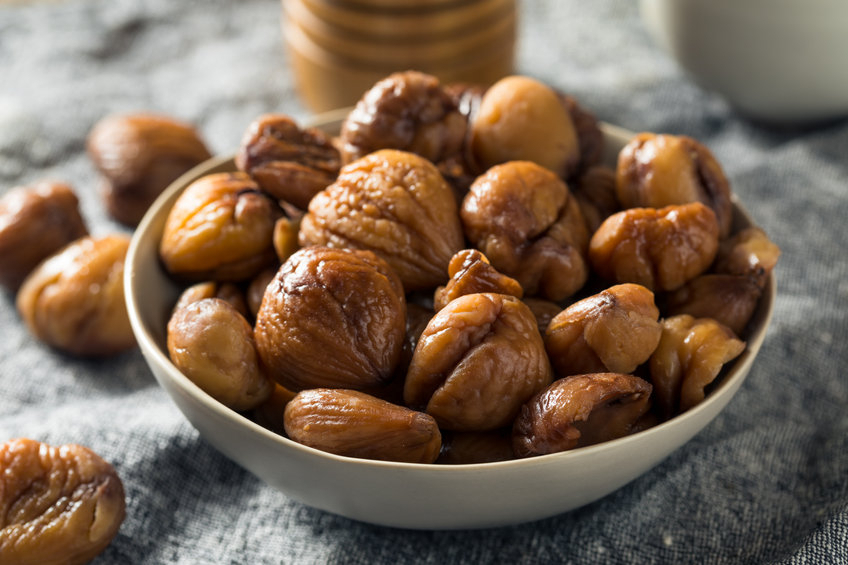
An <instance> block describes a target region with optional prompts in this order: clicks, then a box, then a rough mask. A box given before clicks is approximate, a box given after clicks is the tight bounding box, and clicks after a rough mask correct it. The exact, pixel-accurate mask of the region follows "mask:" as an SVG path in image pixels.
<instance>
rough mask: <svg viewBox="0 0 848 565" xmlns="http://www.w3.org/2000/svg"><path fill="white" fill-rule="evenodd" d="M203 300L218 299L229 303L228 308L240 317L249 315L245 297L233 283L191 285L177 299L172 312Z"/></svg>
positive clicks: (211, 282)
mask: <svg viewBox="0 0 848 565" xmlns="http://www.w3.org/2000/svg"><path fill="white" fill-rule="evenodd" d="M204 298H220V299H221V300H223V301H225V302H229V303H230V306H232V307H233V308H235V309H236V311H237V312H238V313H239V314H241V315H242V316H245V317H247V316H248V314H249V312H248V306H247V297H246V296H245V294H244V293H243V292H242V291H241V289H240V288H239V287H238V286H237V285H235V284H233V283H217V282H214V281H207V282H202V283H197V284H193V285H191V286H190V287H188V288H186V289H185V290H183V291H182V292H181V293H180V297H179V298H178V299H177V303H176V305H174V309H173V311H174V312H175V311H177V310H179V309H180V308H183V307H185V306H188V305H189V304H191V303H193V302H198V301H200V300H203V299H204Z"/></svg>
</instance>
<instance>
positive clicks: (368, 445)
mask: <svg viewBox="0 0 848 565" xmlns="http://www.w3.org/2000/svg"><path fill="white" fill-rule="evenodd" d="M284 423H285V428H286V434H287V435H288V436H289V437H290V438H291V439H292V440H294V441H296V442H298V443H302V444H304V445H308V446H310V447H314V448H316V449H320V450H322V451H327V452H329V453H335V454H337V455H346V456H348V457H360V458H363V459H379V460H383V461H401V462H405V463H433V462H434V461H435V460H436V457H438V456H439V449H440V448H441V445H442V435H441V433H440V432H439V427H438V426H437V425H436V421H435V420H433V418H432V417H431V416H428V415H427V414H423V413H421V412H417V411H415V410H410V409H409V408H406V407H404V406H398V405H397V404H392V403H391V402H387V401H385V400H381V399H379V398H376V397H374V396H371V395H369V394H365V393H363V392H360V391H356V390H344V389H328V388H316V389H311V390H304V391H301V392H299V393H298V394H297V395H296V396H295V397H294V398H293V399H292V400H291V401H289V403H288V404H287V405H286V409H285V416H284Z"/></svg>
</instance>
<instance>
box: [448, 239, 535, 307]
mask: <svg viewBox="0 0 848 565" xmlns="http://www.w3.org/2000/svg"><path fill="white" fill-rule="evenodd" d="M448 275H450V280H449V281H448V283H447V284H446V285H445V286H440V287H439V288H437V289H436V294H435V295H434V297H433V307H434V308H435V309H436V310H441V309H442V308H444V307H445V305H446V304H447V303H448V302H450V301H451V300H453V299H455V298H459V297H460V296H464V295H466V294H475V293H478V292H497V293H500V294H509V295H511V296H517V297H518V298H521V297H522V295H523V294H524V290H523V289H522V288H521V285H520V284H518V281H516V280H515V279H513V278H512V277H508V276H506V275H504V274H501V273H499V272H498V271H497V269H495V268H494V267H492V265H491V264H490V263H489V260H488V259H487V258H486V256H485V255H483V254H482V253H480V252H479V251H477V250H476V249H463V250H462V251H460V252H459V253H457V254H456V255H454V256H453V258H451V262H450V264H449V265H448Z"/></svg>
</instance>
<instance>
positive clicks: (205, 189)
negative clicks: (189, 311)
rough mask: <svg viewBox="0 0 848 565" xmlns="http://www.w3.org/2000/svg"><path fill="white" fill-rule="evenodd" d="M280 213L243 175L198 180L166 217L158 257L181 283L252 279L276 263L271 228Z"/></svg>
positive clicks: (227, 174) (273, 203)
mask: <svg viewBox="0 0 848 565" xmlns="http://www.w3.org/2000/svg"><path fill="white" fill-rule="evenodd" d="M281 214H282V212H281V211H280V209H279V207H278V206H277V204H276V203H275V202H274V201H273V200H272V199H271V198H269V197H268V196H267V195H266V194H265V193H264V192H262V191H261V190H260V189H259V187H258V186H257V185H256V183H255V182H253V180H251V179H250V177H248V176H247V174H245V173H216V174H211V175H207V176H204V177H201V178H199V179H197V180H196V181H194V182H193V183H191V184H190V185H189V186H188V187H187V188H186V189H185V191H183V193H182V194H180V196H179V198H177V201H176V202H175V203H174V206H173V208H171V211H170V212H169V213H168V218H167V220H166V221H165V229H164V231H163V233H162V240H161V242H160V244H159V255H160V257H161V258H162V262H163V263H164V265H165V268H166V269H167V270H168V272H169V273H171V274H172V275H174V276H175V277H178V278H181V279H185V280H190V281H202V280H216V281H241V280H247V279H250V278H252V277H253V276H254V275H256V274H257V273H259V272H260V271H261V270H262V269H264V268H266V267H267V266H269V265H271V264H273V263H274V262H275V259H276V254H275V252H274V246H273V233H274V224H275V222H276V221H277V219H278V218H279V217H280V216H281Z"/></svg>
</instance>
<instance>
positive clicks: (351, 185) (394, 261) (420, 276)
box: [299, 149, 465, 291]
mask: <svg viewBox="0 0 848 565" xmlns="http://www.w3.org/2000/svg"><path fill="white" fill-rule="evenodd" d="M299 240H300V244H301V245H303V246H307V245H322V246H329V247H338V248H342V247H345V248H355V249H369V250H371V251H373V252H374V253H376V254H377V255H379V256H380V257H382V258H383V259H384V260H385V261H386V262H387V263H388V264H389V265H391V267H392V269H393V270H394V271H395V272H396V273H397V274H398V276H399V277H400V279H401V281H403V286H404V288H405V289H406V290H407V291H411V290H424V289H426V290H432V289H434V288H435V287H436V286H437V285H439V284H443V283H444V282H445V281H447V278H448V274H447V271H448V263H449V262H450V260H451V257H453V255H454V254H455V253H456V252H457V251H459V250H460V249H462V248H463V247H465V245H464V240H463V237H462V227H461V226H460V222H459V214H458V211H457V205H456V200H455V198H454V195H453V191H452V190H451V188H450V187H449V186H448V184H447V183H446V182H445V180H444V178H442V175H441V174H440V173H439V171H438V170H437V169H436V168H435V167H434V166H433V164H432V163H430V162H429V161H427V160H426V159H424V158H422V157H419V156H418V155H415V154H413V153H407V152H404V151H395V150H391V149H384V150H382V151H377V152H375V153H371V154H370V155H368V156H366V157H363V158H362V159H359V160H357V161H354V162H353V163H350V164H348V165H346V166H344V167H343V168H342V170H341V173H339V177H338V178H337V179H336V182H334V183H333V184H331V185H330V186H328V187H327V188H326V189H324V190H322V191H321V192H319V193H318V194H317V195H316V196H315V198H313V199H312V202H311V203H310V204H309V212H308V213H307V214H306V215H305V216H304V217H303V219H302V220H301V224H300V233H299Z"/></svg>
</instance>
